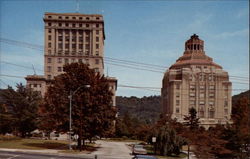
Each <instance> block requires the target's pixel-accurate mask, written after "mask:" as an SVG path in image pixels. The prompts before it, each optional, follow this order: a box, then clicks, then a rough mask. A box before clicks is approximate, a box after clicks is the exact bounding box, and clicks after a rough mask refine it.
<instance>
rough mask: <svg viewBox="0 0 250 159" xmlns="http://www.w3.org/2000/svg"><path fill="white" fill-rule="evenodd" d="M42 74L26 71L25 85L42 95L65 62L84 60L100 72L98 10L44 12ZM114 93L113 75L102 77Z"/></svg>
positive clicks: (102, 35) (101, 22)
mask: <svg viewBox="0 0 250 159" xmlns="http://www.w3.org/2000/svg"><path fill="white" fill-rule="evenodd" d="M43 20H44V75H28V76H27V77H26V81H27V86H28V87H30V88H32V89H33V90H36V91H39V92H41V94H42V96H44V95H45V92H46V90H47V87H48V86H49V82H50V80H53V79H54V77H55V76H57V75H60V74H61V73H63V66H64V65H65V64H69V63H73V62H79V63H85V64H87V65H88V66H89V68H90V69H93V70H94V71H95V72H96V73H100V75H104V59H103V58H104V40H105V32H104V20H103V16H102V15H99V14H80V13H45V14H44V18H43ZM106 78H107V79H108V81H109V84H110V90H111V91H112V93H113V94H114V96H113V105H114V106H115V105H116V103H115V92H116V89H117V79H116V78H114V77H106Z"/></svg>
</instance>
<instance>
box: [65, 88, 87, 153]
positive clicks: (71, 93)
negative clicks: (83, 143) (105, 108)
mask: <svg viewBox="0 0 250 159" xmlns="http://www.w3.org/2000/svg"><path fill="white" fill-rule="evenodd" d="M82 87H84V88H90V85H83V86H80V87H78V88H77V89H76V90H75V91H74V92H73V91H71V90H70V95H69V150H72V148H71V130H72V127H71V126H72V96H73V95H74V94H75V93H76V92H77V91H78V90H80V89H81V88H82Z"/></svg>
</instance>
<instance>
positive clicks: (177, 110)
mask: <svg viewBox="0 0 250 159" xmlns="http://www.w3.org/2000/svg"><path fill="white" fill-rule="evenodd" d="M231 91H232V83H231V82H230V81H229V75H228V73H227V72H226V71H224V70H223V69H222V67H221V66H220V65H218V64H216V63H214V62H213V59H212V58H211V57H209V56H207V55H206V54H205V51H204V41H203V40H201V39H199V37H198V36H197V35H196V34H194V35H192V36H191V38H190V39H189V40H187V41H186V43H185V51H184V54H183V55H182V56H181V57H179V58H178V60H176V63H174V64H173V65H172V66H171V67H169V69H168V70H167V71H166V73H165V75H164V77H163V80H162V93H161V95H162V104H163V111H164V112H165V113H166V114H167V115H170V116H171V117H172V118H176V119H177V121H179V122H184V117H185V116H186V115H188V113H189V108H192V107H193V108H195V109H196V111H197V115H198V117H199V118H200V122H201V123H200V124H201V125H202V126H204V127H205V128H208V127H210V126H213V125H215V124H226V123H227V122H230V116H231V109H232V108H231Z"/></svg>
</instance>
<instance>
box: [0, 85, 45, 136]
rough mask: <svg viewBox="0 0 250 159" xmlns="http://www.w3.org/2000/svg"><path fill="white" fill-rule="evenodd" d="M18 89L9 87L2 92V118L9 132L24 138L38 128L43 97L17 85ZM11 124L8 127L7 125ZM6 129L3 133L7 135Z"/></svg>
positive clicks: (2, 128)
mask: <svg viewBox="0 0 250 159" xmlns="http://www.w3.org/2000/svg"><path fill="white" fill-rule="evenodd" d="M16 87H17V89H16V90H14V89H12V88H11V87H9V88H8V89H6V90H3V91H1V93H0V96H1V103H0V104H1V110H0V117H1V119H3V120H4V122H6V123H4V124H1V126H4V125H5V128H6V131H7V130H8V131H7V132H13V133H15V134H16V135H20V136H22V137H25V136H27V135H28V134H29V133H30V132H31V131H33V130H35V129H36V128H37V117H38V107H39V105H40V103H41V96H40V94H39V93H38V92H34V91H32V90H31V89H28V88H26V87H25V86H24V85H22V84H17V86H16ZM7 123H8V124H9V126H8V127H6V126H7V125H6V124H7ZM5 128H4V127H1V132H2V133H6V132H5V130H4V129H5Z"/></svg>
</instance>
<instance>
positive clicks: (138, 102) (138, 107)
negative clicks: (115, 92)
mask: <svg viewBox="0 0 250 159" xmlns="http://www.w3.org/2000/svg"><path fill="white" fill-rule="evenodd" d="M243 96H245V97H247V98H248V99H250V91H249V90H248V91H246V92H242V93H240V94H237V95H234V96H233V97H232V104H235V103H236V101H237V100H238V99H239V98H240V97H243ZM116 101H117V108H118V112H119V115H120V116H123V115H124V114H125V113H126V112H128V113H129V115H131V116H132V117H136V118H138V119H139V120H140V121H144V122H150V123H153V122H155V121H157V119H158V118H159V115H160V113H162V107H161V97H160V96H149V97H142V98H138V97H133V96H132V97H121V96H117V97H116Z"/></svg>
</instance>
